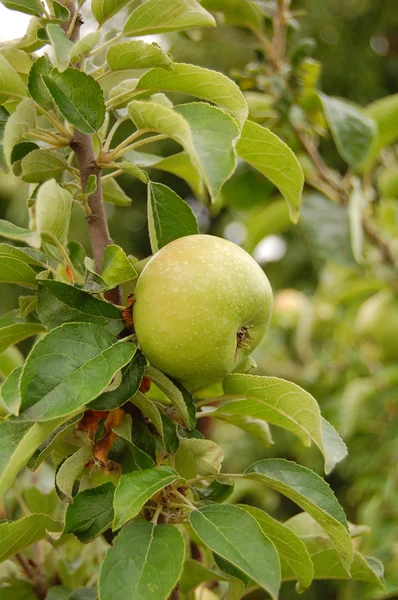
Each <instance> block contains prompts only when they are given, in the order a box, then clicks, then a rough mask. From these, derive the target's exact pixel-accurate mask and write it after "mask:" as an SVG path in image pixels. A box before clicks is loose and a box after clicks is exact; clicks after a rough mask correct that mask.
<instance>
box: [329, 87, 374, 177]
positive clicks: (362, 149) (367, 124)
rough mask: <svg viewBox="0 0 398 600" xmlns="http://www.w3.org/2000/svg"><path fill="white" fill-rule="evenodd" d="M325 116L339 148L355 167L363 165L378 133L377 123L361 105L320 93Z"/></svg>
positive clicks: (341, 154) (342, 155)
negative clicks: (363, 110) (364, 112)
mask: <svg viewBox="0 0 398 600" xmlns="http://www.w3.org/2000/svg"><path fill="white" fill-rule="evenodd" d="M319 98H320V100H321V102H322V106H323V110H324V111H325V117H326V120H327V123H328V126H329V129H330V131H331V133H332V136H333V140H334V143H335V144H336V147H337V150H338V152H339V154H340V156H341V158H343V159H344V160H345V161H346V163H348V165H349V166H350V167H352V168H353V169H357V168H359V167H361V166H362V165H363V163H364V162H365V161H366V159H367V158H368V156H369V153H370V151H371V148H372V145H373V143H374V141H375V138H376V135H377V127H376V123H375V122H374V121H373V120H372V119H370V118H369V117H367V116H365V115H364V114H363V112H362V110H361V107H356V106H355V105H354V104H351V103H348V102H345V101H344V100H340V99H339V98H331V97H330V96H326V94H319Z"/></svg>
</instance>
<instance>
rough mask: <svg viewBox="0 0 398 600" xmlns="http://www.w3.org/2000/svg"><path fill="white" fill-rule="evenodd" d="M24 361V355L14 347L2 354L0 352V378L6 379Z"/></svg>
mask: <svg viewBox="0 0 398 600" xmlns="http://www.w3.org/2000/svg"><path fill="white" fill-rule="evenodd" d="M24 361H25V357H24V355H23V354H22V352H21V351H20V350H19V348H17V347H16V346H10V347H9V348H7V349H6V350H3V352H0V377H3V379H6V378H7V377H8V376H9V375H11V373H12V372H13V371H14V369H17V368H18V367H22V365H23V363H24ZM0 396H1V393H0Z"/></svg>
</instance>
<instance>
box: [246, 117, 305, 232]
mask: <svg viewBox="0 0 398 600" xmlns="http://www.w3.org/2000/svg"><path fill="white" fill-rule="evenodd" d="M236 151H237V153H238V155H239V156H240V157H241V158H243V160H245V161H246V162H248V163H249V164H250V165H252V167H254V168H255V169H257V170H258V171H260V173H262V174H263V175H264V176H265V177H267V179H269V180H270V181H271V182H272V183H273V184H274V185H275V186H276V187H277V188H278V190H279V191H280V193H281V194H282V196H283V197H284V198H285V200H286V202H287V203H288V206H289V214H290V218H291V220H292V221H293V223H297V221H298V218H299V212H300V203H301V194H302V191H303V185H304V175H303V171H302V169H301V166H300V163H299V162H298V160H297V158H296V156H295V155H294V154H293V152H292V151H291V150H290V148H289V146H287V145H286V144H285V143H284V142H282V140H281V139H279V138H278V136H276V135H275V134H274V133H272V132H271V131H270V130H269V129H266V128H265V127H261V125H258V124H257V123H253V122H252V121H246V123H245V124H244V126H243V129H242V135H241V137H240V139H239V141H238V143H237V145H236Z"/></svg>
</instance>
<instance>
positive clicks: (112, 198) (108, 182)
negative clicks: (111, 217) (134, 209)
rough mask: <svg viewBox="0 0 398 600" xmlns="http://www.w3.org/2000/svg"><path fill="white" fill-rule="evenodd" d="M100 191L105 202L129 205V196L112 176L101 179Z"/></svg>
mask: <svg viewBox="0 0 398 600" xmlns="http://www.w3.org/2000/svg"><path fill="white" fill-rule="evenodd" d="M102 193H103V196H104V201H105V202H109V203H110V204H114V205H115V206H131V198H130V197H129V196H127V194H126V192H125V191H124V190H122V188H121V187H120V185H119V184H118V183H117V182H116V181H115V180H114V179H113V178H112V179H104V180H103V181H102Z"/></svg>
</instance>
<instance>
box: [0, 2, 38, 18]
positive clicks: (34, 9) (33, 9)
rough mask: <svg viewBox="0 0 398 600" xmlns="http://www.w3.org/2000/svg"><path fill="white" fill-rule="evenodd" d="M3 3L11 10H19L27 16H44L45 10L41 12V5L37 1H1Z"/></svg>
mask: <svg viewBox="0 0 398 600" xmlns="http://www.w3.org/2000/svg"><path fill="white" fill-rule="evenodd" d="M1 3H2V4H3V5H4V6H5V7H6V8H9V9H10V10H17V11H18V12H21V13H25V14H26V15H33V16H35V17H42V16H43V9H42V10H40V7H39V4H38V3H37V2H35V0H1Z"/></svg>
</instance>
